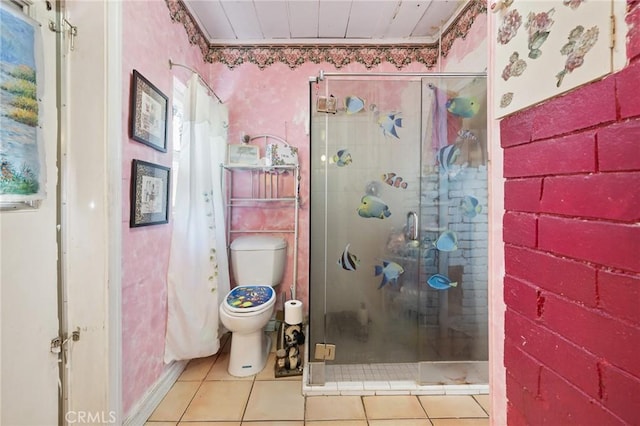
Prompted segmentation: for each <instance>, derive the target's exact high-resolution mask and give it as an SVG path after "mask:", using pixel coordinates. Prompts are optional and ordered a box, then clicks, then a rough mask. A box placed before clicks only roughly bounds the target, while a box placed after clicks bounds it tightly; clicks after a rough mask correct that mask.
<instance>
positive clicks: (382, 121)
mask: <svg viewBox="0 0 640 426" xmlns="http://www.w3.org/2000/svg"><path fill="white" fill-rule="evenodd" d="M377 123H378V126H380V128H381V129H382V134H383V135H385V136H388V135H391V136H393V137H394V138H396V139H400V136H398V131H397V130H396V129H397V128H398V127H402V118H401V117H400V113H399V112H391V113H389V114H384V115H380V116H379V117H378V120H377Z"/></svg>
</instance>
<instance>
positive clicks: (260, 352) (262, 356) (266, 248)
mask: <svg viewBox="0 0 640 426" xmlns="http://www.w3.org/2000/svg"><path fill="white" fill-rule="evenodd" d="M286 259H287V242H286V241H285V240H284V239H282V238H279V237H272V236H264V235H252V236H242V237H238V238H236V239H235V240H234V241H233V242H232V243H231V266H232V269H233V277H234V279H235V283H236V287H234V288H233V289H231V291H230V292H229V293H228V294H227V296H226V297H225V298H224V300H223V302H222V303H221V304H220V321H221V322H222V324H223V325H224V326H225V327H226V328H227V329H228V330H229V331H230V332H231V354H230V357H229V368H228V371H229V374H231V375H232V376H237V377H245V376H251V375H253V374H256V373H259V372H260V371H261V370H262V369H263V368H264V366H265V364H266V362H267V357H268V356H269V351H270V350H271V339H270V338H269V336H267V335H266V334H265V332H264V328H265V326H266V325H267V323H268V322H269V320H270V319H271V317H272V315H273V310H274V307H275V303H276V291H275V289H274V287H275V286H277V285H278V284H280V282H281V281H282V278H283V276H284V267H285V263H286Z"/></svg>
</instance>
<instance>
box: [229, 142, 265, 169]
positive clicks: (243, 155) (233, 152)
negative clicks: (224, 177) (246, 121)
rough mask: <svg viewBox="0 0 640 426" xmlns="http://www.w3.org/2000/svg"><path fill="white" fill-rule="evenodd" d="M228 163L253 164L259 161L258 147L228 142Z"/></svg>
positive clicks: (236, 164) (235, 164)
mask: <svg viewBox="0 0 640 426" xmlns="http://www.w3.org/2000/svg"><path fill="white" fill-rule="evenodd" d="M227 147H228V154H229V155H228V164H229V165H232V166H255V165H258V164H259V163H260V147H259V146H257V145H249V144H229V145H227Z"/></svg>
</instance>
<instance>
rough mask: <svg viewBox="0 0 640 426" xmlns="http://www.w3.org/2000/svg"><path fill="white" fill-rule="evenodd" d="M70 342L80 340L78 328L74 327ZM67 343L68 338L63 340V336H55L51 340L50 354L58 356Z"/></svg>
mask: <svg viewBox="0 0 640 426" xmlns="http://www.w3.org/2000/svg"><path fill="white" fill-rule="evenodd" d="M71 340H72V341H74V342H77V341H78V340H80V327H76V329H75V331H73V332H72V333H71ZM68 342H69V338H68V337H67V338H65V337H63V336H56V337H54V338H53V339H51V352H52V353H54V354H59V353H60V352H62V349H63V348H64V347H65V345H66V344H67V343H68Z"/></svg>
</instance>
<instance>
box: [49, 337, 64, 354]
mask: <svg viewBox="0 0 640 426" xmlns="http://www.w3.org/2000/svg"><path fill="white" fill-rule="evenodd" d="M62 344H63V340H62V337H60V336H58V337H54V338H53V339H51V352H52V353H54V354H59V353H60V352H62Z"/></svg>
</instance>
